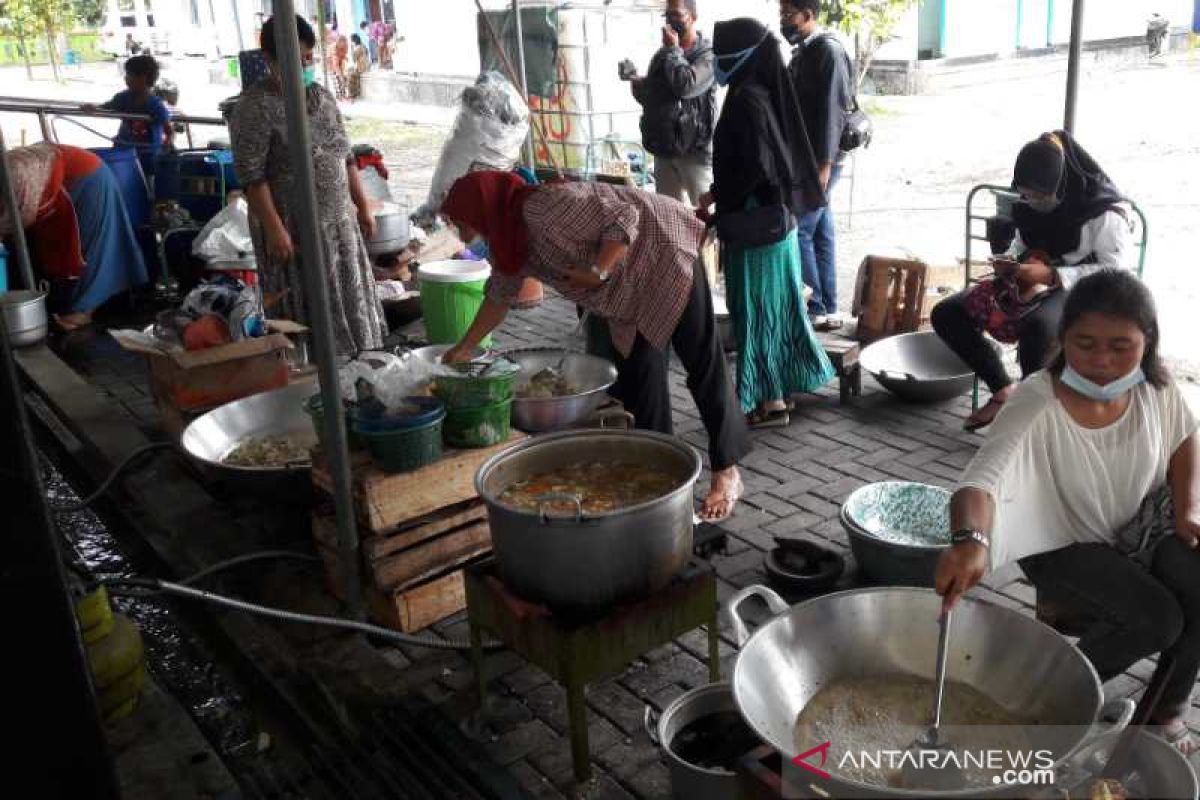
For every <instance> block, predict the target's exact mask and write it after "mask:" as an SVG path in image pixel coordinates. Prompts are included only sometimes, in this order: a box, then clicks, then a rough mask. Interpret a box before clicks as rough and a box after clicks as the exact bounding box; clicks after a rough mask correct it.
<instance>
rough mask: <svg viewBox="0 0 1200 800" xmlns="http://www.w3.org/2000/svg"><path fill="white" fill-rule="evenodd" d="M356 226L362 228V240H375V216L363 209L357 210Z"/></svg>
mask: <svg viewBox="0 0 1200 800" xmlns="http://www.w3.org/2000/svg"><path fill="white" fill-rule="evenodd" d="M358 225H359V227H360V228H362V232H363V238H364V239H366V240H367V241H370V240H371V239H373V238H375V215H374V214H372V213H371V212H370V211H369V210H367V209H365V208H360V209H358Z"/></svg>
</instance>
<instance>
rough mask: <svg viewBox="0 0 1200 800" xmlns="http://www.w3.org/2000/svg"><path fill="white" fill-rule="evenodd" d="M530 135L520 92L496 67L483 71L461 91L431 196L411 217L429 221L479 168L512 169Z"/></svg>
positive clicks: (430, 189) (527, 110)
mask: <svg viewBox="0 0 1200 800" xmlns="http://www.w3.org/2000/svg"><path fill="white" fill-rule="evenodd" d="M528 135H529V109H528V108H527V107H526V105H525V100H524V98H522V97H521V93H520V92H518V91H517V90H516V88H515V87H514V86H513V85H512V84H511V83H509V82H508V81H507V80H506V79H505V78H504V76H502V75H501V74H500V73H498V72H484V73H483V74H482V75H480V76H479V78H478V80H476V81H475V85H474V86H471V87H468V88H467V89H465V90H464V91H463V94H462V99H461V104H460V106H459V110H458V116H457V117H456V118H455V120H454V129H453V130H452V131H451V132H450V138H449V139H447V140H446V144H445V145H444V146H443V147H442V154H441V156H440V157H439V158H438V165H437V169H436V170H435V171H434V173H433V183H432V184H431V186H430V188H429V196H428V198H427V199H426V201H425V205H423V206H422V207H421V208H420V209H418V210H417V212H416V214H414V215H413V218H414V219H416V220H417V221H418V223H421V222H422V221H424V222H428V221H429V220H430V219H431V218H432V216H433V215H434V214H436V213H437V212H438V210H439V209H440V208H441V207H442V201H443V200H445V199H446V193H447V192H449V191H450V186H451V185H452V184H453V183H454V182H455V181H456V180H458V179H459V178H461V177H462V176H463V175H466V174H467V173H468V172H470V171H472V170H477V169H499V170H507V169H511V168H512V166H513V164H514V163H515V162H516V160H517V157H518V156H519V155H520V153H521V145H522V144H524V143H525V137H526V136H528Z"/></svg>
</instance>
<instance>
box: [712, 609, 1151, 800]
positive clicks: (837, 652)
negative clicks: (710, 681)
mask: <svg viewBox="0 0 1200 800" xmlns="http://www.w3.org/2000/svg"><path fill="white" fill-rule="evenodd" d="M750 596H758V597H760V598H762V599H763V600H765V601H766V602H767V605H768V607H769V608H770V610H771V611H772V613H773V614H775V616H774V618H773V619H771V620H770V621H768V622H766V623H765V624H763V625H762V627H760V628H759V629H758V630H757V631H755V632H754V634H753V635H750V634H749V632H748V629H747V626H746V623H745V621H744V620H743V619H742V617H741V616H740V614H739V610H738V609H739V606H740V605H741V604H742V603H743V601H744V600H745V599H746V598H747V597H750ZM940 607H941V598H939V597H938V596H937V594H935V593H934V592H933V591H932V590H929V589H917V588H901V587H886V588H877V589H861V590H855V591H848V592H839V593H836V594H831V595H826V596H824V597H820V598H817V599H814V600H810V601H808V602H806V603H801V604H799V605H796V606H793V607H791V608H789V607H788V606H787V604H786V603H785V602H784V601H783V600H782V599H780V597H779V596H778V595H777V594H775V593H774V592H772V591H771V590H770V589H766V588H764V587H761V586H751V587H749V588H748V589H745V590H743V591H741V592H739V593H738V594H735V595H734V596H733V597H732V598H730V600H729V602H728V605H727V608H726V613H727V614H728V616H729V618H730V620H731V622H732V624H733V628H734V632H735V634H736V636H737V639H738V643H739V645H740V646H741V653H740V654H739V655H738V659H737V663H736V666H735V667H734V672H733V693H734V699H735V700H736V702H737V705H738V710H739V711H740V712H741V714H742V716H743V717H744V718H745V720H746V722H747V723H749V725H750V726H751V727H752V728H753V729H754V730H755V732H757V734H758V735H759V737H760V738H761V739H762V740H763V741H764V742H766V743H768V744H770V745H771V746H772V747H774V748H776V749H777V750H779V751H780V752H781V753H782V754H783V756H784V757H785V767H787V769H786V770H785V775H786V776H787V777H788V778H789V780H793V781H797V782H798V783H799V785H802V786H803V785H807V784H812V785H813V786H814V788H817V789H819V790H820V791H824V792H827V793H829V794H830V795H832V796H834V797H908V798H917V797H1012V796H1027V795H1028V794H1029V787H1014V786H1005V785H999V786H989V787H986V788H972V789H958V790H954V791H943V792H938V791H933V790H928V789H923V790H919V791H914V790H904V789H893V788H887V787H879V786H870V785H867V784H863V783H859V782H856V781H853V780H850V779H849V778H841V777H839V776H838V774H837V771H836V765H837V763H839V760H840V759H841V758H843V757H844V756H845V753H839V752H838V751H837V743H836V742H833V743H832V745H831V747H830V749H829V750H828V753H827V755H828V761H827V763H826V768H825V769H826V771H827V772H829V773H831V778H829V779H825V778H820V777H818V776H816V775H812V774H810V773H808V772H806V771H805V770H802V769H801V768H799V767H794V766H792V765H791V764H790V763H789V762H790V760H791V759H792V758H793V757H795V756H797V755H799V753H798V750H797V747H796V743H795V741H794V727H795V723H796V718H797V716H798V715H799V713H800V711H801V710H802V709H803V708H804V707H805V705H807V703H808V702H809V701H810V700H811V699H812V698H813V696H814V695H815V694H816V693H817V692H818V691H819V690H820V688H821V687H822V686H824V685H827V684H828V683H829V682H831V681H833V680H836V679H839V678H844V677H850V676H871V675H880V676H885V675H895V674H902V675H915V676H922V677H928V678H929V679H930V680H932V679H933V677H934V675H933V672H934V660H935V653H936V648H937V643H938V625H937V617H938V613H939V610H940ZM946 679H947V680H950V681H959V682H961V683H965V684H967V685H968V686H971V687H973V688H975V689H978V690H980V691H981V692H983V693H984V694H985V695H987V696H988V697H989V698H990V699H992V700H993V701H996V702H998V703H999V704H1000V705H1002V706H1003V707H1005V708H1006V709H1008V710H1010V711H1017V712H1026V713H1033V714H1036V715H1037V717H1038V718H1039V719H1040V720H1041V721H1042V722H1043V723H1044V724H1042V725H1039V726H1036V727H1031V728H1030V729H1029V731H1028V734H1029V736H1030V738H1031V740H1032V742H1031V743H1032V744H1034V746H1035V747H1036V748H1037V749H1045V750H1049V751H1050V752H1051V753H1052V754H1053V755H1054V758H1055V765H1056V767H1057V766H1059V765H1062V764H1064V763H1065V762H1066V760H1067V758H1068V757H1069V756H1070V755H1071V754H1072V753H1074V752H1076V751H1077V750H1079V748H1080V747H1082V746H1084V745H1086V744H1088V743H1090V742H1091V741H1092V740H1093V739H1095V738H1097V737H1098V736H1100V735H1103V734H1105V733H1109V732H1111V731H1115V730H1120V729H1122V728H1124V727H1125V725H1127V724H1128V722H1129V718H1130V717H1131V716H1132V715H1133V703H1132V702H1131V701H1129V700H1127V699H1126V700H1119V701H1114V702H1113V703H1112V704H1107V705H1106V704H1104V701H1103V693H1102V691H1101V688H1100V679H1099V678H1098V677H1097V676H1096V671H1095V670H1094V669H1093V668H1092V666H1091V664H1090V663H1089V662H1088V661H1087V659H1086V658H1084V656H1083V654H1082V653H1080V652H1079V650H1077V649H1076V648H1075V647H1073V646H1072V645H1071V644H1070V643H1069V642H1068V641H1067V640H1066V639H1064V638H1063V637H1062V636H1060V635H1059V634H1057V633H1056V632H1055V631H1053V630H1052V629H1051V628H1049V627H1047V626H1046V625H1043V624H1042V623H1040V622H1038V621H1037V620H1035V619H1032V618H1031V617H1027V616H1025V615H1023V614H1021V613H1019V612H1017V611H1014V610H1012V609H1007V608H1002V607H1000V606H995V605H991V604H989V603H983V602H980V601H977V600H973V599H970V598H964V599H963V600H962V601H961V602H960V603H959V605H958V606H957V607H956V608H955V612H954V628H953V632H952V634H951V637H950V652H949V660H948V662H947V666H946ZM1102 706H1103V711H1104V712H1105V717H1110V716H1116V717H1118V718H1119V719H1118V720H1117V722H1115V723H1113V724H1112V725H1111V726H1104V725H1100V724H1098V723H1097V722H1096V720H1097V719H1098V718H1099V717H1100V715H1101V712H1102ZM950 741H953V739H950ZM814 763H815V762H814Z"/></svg>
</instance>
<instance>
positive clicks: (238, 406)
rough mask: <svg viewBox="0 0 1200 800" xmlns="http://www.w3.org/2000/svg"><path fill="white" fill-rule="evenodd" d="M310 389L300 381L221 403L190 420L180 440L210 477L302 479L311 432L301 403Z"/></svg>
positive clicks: (251, 481)
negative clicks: (217, 406) (221, 404)
mask: <svg viewBox="0 0 1200 800" xmlns="http://www.w3.org/2000/svg"><path fill="white" fill-rule="evenodd" d="M316 390H317V385H316V383H315V382H314V381H302V382H300V383H293V384H290V385H288V386H285V387H283V388H282V389H273V390H272V391H269V392H262V393H260V394H255V395H250V396H249V397H243V398H242V399H241V400H235V401H233V402H232V403H226V404H225V405H223V406H220V407H219V408H215V409H213V410H212V411H209V412H208V413H207V414H204V415H203V416H201V417H198V418H197V419H195V420H193V421H192V423H191V424H190V425H188V426H187V428H185V429H184V431H183V436H182V437H180V445H182V447H183V449H184V450H185V451H186V452H187V453H188V455H190V456H191V457H192V458H193V459H195V460H196V461H197V462H198V463H199V464H200V465H201V467H202V468H203V470H204V472H205V473H206V474H208V475H209V476H210V477H212V478H217V479H223V480H227V481H230V482H232V483H237V484H242V485H244V486H246V488H252V487H254V486H263V487H268V486H270V485H272V482H273V481H279V483H280V486H281V487H282V485H283V484H286V483H290V482H291V481H287V480H284V479H288V478H292V477H295V478H297V480H296V481H295V483H296V484H297V485H298V484H299V483H300V481H305V482H307V480H308V475H309V470H310V467H311V460H310V456H309V448H311V447H312V446H313V445H314V444H316V440H317V437H316V434H315V433H314V431H313V425H312V421H311V420H310V418H309V415H308V414H307V413H306V412H305V411H304V403H305V401H307V400H308V398H310V397H311V396H312V394H313V392H315V391H316Z"/></svg>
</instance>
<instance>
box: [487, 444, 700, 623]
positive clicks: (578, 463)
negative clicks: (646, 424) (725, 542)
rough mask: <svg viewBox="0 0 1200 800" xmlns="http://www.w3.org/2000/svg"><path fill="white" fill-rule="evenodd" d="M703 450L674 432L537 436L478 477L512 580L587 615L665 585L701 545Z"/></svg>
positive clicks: (501, 566) (501, 564) (519, 588)
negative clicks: (695, 541) (696, 495)
mask: <svg viewBox="0 0 1200 800" xmlns="http://www.w3.org/2000/svg"><path fill="white" fill-rule="evenodd" d="M699 475H700V456H699V454H698V453H697V452H696V451H695V450H694V449H693V448H692V447H691V446H690V445H688V444H687V443H685V442H683V441H681V440H679V439H676V438H675V437H673V436H665V435H662V434H658V433H651V432H647V431H622V430H586V431H568V432H563V433H554V434H547V435H545V436H539V437H535V438H533V439H527V440H525V441H524V442H521V443H520V444H517V445H514V446H513V447H510V448H508V449H507V450H505V451H503V452H502V453H499V454H498V455H496V456H493V457H492V458H491V459H489V460H488V461H487V462H485V463H484V464H483V466H481V467H480V468H479V471H478V472H477V473H476V475H475V489H476V491H477V492H478V493H479V496H480V497H481V498H483V501H484V502H485V503H486V504H487V509H488V521H489V523H490V524H491V529H492V549H493V551H494V552H495V556H496V566H497V569H498V571H499V573H500V577H501V579H502V580H503V581H504V583H505V585H506V586H507V587H508V588H509V589H510V590H512V591H513V592H515V593H516V594H518V595H520V596H521V597H523V598H524V599H526V600H529V601H531V602H535V603H543V604H545V605H546V606H548V607H549V608H551V609H552V610H553V611H555V612H557V613H563V614H571V615H587V614H590V613H594V612H597V611H600V610H603V609H606V608H610V607H611V606H612V605H614V604H616V603H619V602H621V601H623V600H629V599H632V598H635V597H639V596H643V595H646V594H649V593H650V592H653V591H654V590H656V589H659V588H661V587H662V586H664V585H665V584H666V583H667V582H668V581H670V580H671V578H673V577H674V576H675V575H676V574H677V573H678V572H679V571H680V570H681V569H682V568H683V566H684V565H685V564H686V563H687V561H688V558H689V557H690V556H691V551H692V513H693V512H692V505H693V499H692V489H693V486H694V485H695V483H696V478H697V477H699Z"/></svg>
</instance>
